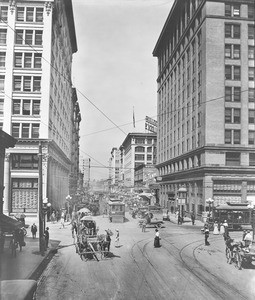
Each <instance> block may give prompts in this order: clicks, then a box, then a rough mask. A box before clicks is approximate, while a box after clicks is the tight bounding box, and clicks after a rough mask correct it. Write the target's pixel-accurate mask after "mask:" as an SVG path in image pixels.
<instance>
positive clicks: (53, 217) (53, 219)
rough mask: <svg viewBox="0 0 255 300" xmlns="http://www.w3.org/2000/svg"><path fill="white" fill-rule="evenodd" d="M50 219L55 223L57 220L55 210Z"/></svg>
mask: <svg viewBox="0 0 255 300" xmlns="http://www.w3.org/2000/svg"><path fill="white" fill-rule="evenodd" d="M50 220H51V223H53V224H54V223H55V220H56V216H55V212H54V211H53V212H52V214H51V216H50Z"/></svg>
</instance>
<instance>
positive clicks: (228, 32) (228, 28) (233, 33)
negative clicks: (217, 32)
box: [225, 24, 240, 39]
mask: <svg viewBox="0 0 255 300" xmlns="http://www.w3.org/2000/svg"><path fill="white" fill-rule="evenodd" d="M225 38H233V39H240V25H239V24H225Z"/></svg>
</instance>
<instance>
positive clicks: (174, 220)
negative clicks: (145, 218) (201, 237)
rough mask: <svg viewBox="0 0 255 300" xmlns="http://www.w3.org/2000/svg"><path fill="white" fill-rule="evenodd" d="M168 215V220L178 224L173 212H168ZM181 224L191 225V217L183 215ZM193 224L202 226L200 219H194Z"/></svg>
mask: <svg viewBox="0 0 255 300" xmlns="http://www.w3.org/2000/svg"><path fill="white" fill-rule="evenodd" d="M169 216H170V222H172V223H175V224H178V218H177V217H176V216H175V214H173V213H169ZM182 225H192V221H191V218H189V217H184V221H183V223H182ZM180 226H181V225H180ZM194 226H197V227H201V228H202V227H204V223H203V222H202V221H200V220H195V224H194Z"/></svg>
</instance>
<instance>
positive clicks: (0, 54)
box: [0, 52, 6, 68]
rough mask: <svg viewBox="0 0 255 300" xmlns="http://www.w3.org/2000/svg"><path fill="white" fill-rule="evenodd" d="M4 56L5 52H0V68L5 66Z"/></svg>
mask: <svg viewBox="0 0 255 300" xmlns="http://www.w3.org/2000/svg"><path fill="white" fill-rule="evenodd" d="M5 56H6V53H5V52H0V68H4V67H5Z"/></svg>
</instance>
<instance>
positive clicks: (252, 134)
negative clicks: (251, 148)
mask: <svg viewBox="0 0 255 300" xmlns="http://www.w3.org/2000/svg"><path fill="white" fill-rule="evenodd" d="M248 143H249V145H255V130H249V135H248Z"/></svg>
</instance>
